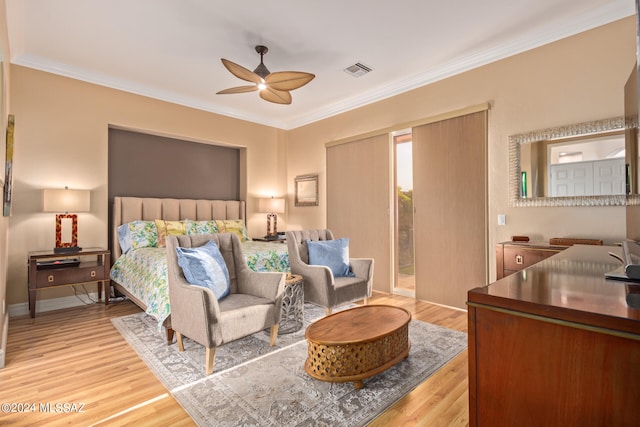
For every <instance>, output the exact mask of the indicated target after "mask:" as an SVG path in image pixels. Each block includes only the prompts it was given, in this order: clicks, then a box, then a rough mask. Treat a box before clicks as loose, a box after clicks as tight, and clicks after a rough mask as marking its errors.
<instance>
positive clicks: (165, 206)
mask: <svg viewBox="0 0 640 427" xmlns="http://www.w3.org/2000/svg"><path fill="white" fill-rule="evenodd" d="M156 220H162V221H165V222H166V223H167V224H169V223H173V222H176V221H180V222H181V223H184V224H185V232H186V233H188V234H195V233H203V232H204V233H208V232H213V231H212V230H211V229H210V228H209V225H210V224H211V223H212V222H213V223H217V224H219V225H220V227H218V226H217V225H216V227H217V228H218V229H217V232H236V233H240V234H243V237H244V239H242V238H241V240H244V241H243V242H242V246H243V248H242V250H243V254H244V256H245V259H246V261H247V264H248V265H249V267H250V268H251V269H253V270H255V271H280V272H289V257H288V253H287V245H284V244H282V243H271V242H254V241H251V239H249V238H248V236H247V235H246V229H245V228H244V225H243V226H242V229H237V228H233V227H232V225H237V224H239V223H241V224H244V220H245V202H244V201H237V200H194V199H161V198H140V197H114V200H113V211H112V227H113V231H112V239H111V240H112V242H111V253H112V267H111V285H112V286H114V288H115V289H116V290H117V291H118V292H120V293H121V294H124V295H126V296H127V297H128V298H129V299H130V300H131V301H133V302H134V303H135V304H136V305H138V306H139V307H141V308H142V309H143V310H144V311H145V312H146V313H147V314H149V315H150V316H152V317H154V318H155V319H156V321H157V322H158V328H159V329H161V328H162V327H165V328H166V331H167V340H168V342H169V343H171V342H172V340H173V330H172V329H171V317H170V314H171V307H170V305H169V289H168V283H167V262H166V249H165V248H164V247H158V246H159V245H160V243H159V242H160V240H161V238H160V236H158V233H157V228H156V225H155V221H156ZM123 224H126V226H125V227H120V226H121V225H123ZM225 226H228V227H229V229H226V228H225ZM122 229H125V230H127V233H133V238H131V236H128V243H127V244H125V243H122V241H123V234H122V232H121V233H119V230H120V231H122ZM130 230H133V232H131V231H130ZM154 233H156V234H155V237H154ZM160 234H162V232H161V233H160ZM141 236H142V237H141ZM154 238H155V239H157V240H155V241H154V240H153V239H154ZM121 245H124V246H125V249H126V251H123V249H122V247H121Z"/></svg>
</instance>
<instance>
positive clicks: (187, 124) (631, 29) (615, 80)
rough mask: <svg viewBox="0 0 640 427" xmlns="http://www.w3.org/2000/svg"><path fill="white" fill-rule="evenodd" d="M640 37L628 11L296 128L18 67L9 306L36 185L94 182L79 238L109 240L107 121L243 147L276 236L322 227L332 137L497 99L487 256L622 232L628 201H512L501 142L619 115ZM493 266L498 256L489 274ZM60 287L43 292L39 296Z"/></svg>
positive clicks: (43, 234)
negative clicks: (305, 179) (529, 244)
mask: <svg viewBox="0 0 640 427" xmlns="http://www.w3.org/2000/svg"><path fill="white" fill-rule="evenodd" d="M634 34H635V25H634V20H633V18H627V19H624V20H621V21H618V22H615V23H612V24H609V25H606V26H604V27H601V28H597V29H595V30H592V31H589V32H586V33H583V34H580V35H577V36H574V37H571V38H568V39H565V40H561V41H559V42H556V43H553V44H551V45H547V46H544V47H541V48H538V49H535V50H532V51H529V52H526V53H523V54H520V55H517V56H514V57H511V58H507V59H505V60H502V61H499V62H496V63H493V64H490V65H487V66H484V67H481V68H479V69H476V70H472V71H469V72H466V73H463V74H461V75H458V76H454V77H452V78H448V79H446V80H442V81H439V82H436V83H434V84H431V85H428V86H425V87H422V88H418V89H415V90H413V91H410V92H407V93H405V94H401V95H398V96H395V97H392V98H389V99H386V100H384V101H380V102H377V103H374V104H371V105H368V106H365V107H362V108H359V109H356V110H353V111H350V112H347V113H343V114H340V115H338V116H335V117H332V118H328V119H325V120H322V121H319V122H316V123H313V124H310V125H307V126H303V127H300V128H298V129H294V130H291V131H283V130H278V129H274V128H270V127H266V126H262V125H258V124H253V123H248V122H244V121H240V120H237V119H232V118H226V117H222V116H219V115H215V114H211V113H207V112H203V111H198V110H194V109H190V108H186V107H181V106H178V105H173V104H169V103H166V102H161V101H156V100H152V99H149V98H145V97H141V96H138V95H134V94H128V93H124V92H121V91H117V90H113V89H108V88H104V87H100V86H96V85H92V84H87V83H83V82H79V81H75V80H72V79H67V78H63V77H59V76H55V75H52V74H47V73H43V72H38V71H34V70H31V69H27V68H23V67H19V66H12V69H11V72H12V79H11V87H10V89H11V93H12V95H13V96H12V99H11V112H12V113H14V114H15V116H16V151H15V164H14V168H15V169H14V208H13V216H12V217H11V218H10V224H9V241H10V242H11V244H10V249H9V264H8V303H10V304H15V303H23V302H26V301H27V285H26V281H27V278H26V256H27V252H28V251H30V250H41V249H48V248H51V247H53V245H54V236H53V216H52V215H51V214H45V213H41V212H39V211H40V190H41V189H42V188H45V187H63V186H64V185H68V186H69V187H70V188H86V189H91V190H92V210H91V213H90V214H81V215H80V218H79V220H80V229H79V234H80V242H79V243H80V245H81V246H91V245H100V246H106V245H107V197H106V194H107V192H106V185H107V163H106V162H107V127H108V126H109V125H110V124H113V125H118V126H121V127H125V128H129V129H134V130H141V131H151V132H154V133H159V134H162V135H167V136H177V137H181V138H189V139H194V140H198V141H203V142H210V143H223V144H233V145H240V146H245V147H247V165H246V166H247V182H246V196H247V202H248V211H249V214H248V218H249V221H248V227H249V232H250V233H251V234H252V235H256V236H257V235H260V234H263V232H264V230H263V228H264V218H263V215H262V214H256V213H255V209H254V201H253V199H254V198H255V197H258V196H262V195H285V194H287V209H288V211H287V214H286V215H285V216H284V218H282V217H281V218H279V221H278V222H279V225H280V229H282V230H284V229H287V228H288V229H294V228H311V227H314V228H315V227H323V226H326V190H325V184H326V175H325V170H326V168H325V164H326V160H325V147H324V144H325V143H326V142H329V141H333V140H337V139H342V138H346V137H351V136H354V135H359V134H363V133H367V132H370V131H373V130H376V129H381V128H386V127H393V126H395V125H397V124H400V123H406V122H410V121H413V120H418V119H421V118H424V117H429V116H434V115H438V114H441V113H445V112H448V111H451V110H457V109H460V108H464V107H466V106H469V105H475V104H481V103H484V102H490V103H491V105H492V108H491V110H490V112H489V167H488V169H489V219H490V224H489V236H490V248H489V253H490V254H493V253H494V251H493V250H492V248H493V245H494V244H495V243H496V242H499V241H502V240H506V239H508V238H509V237H510V236H511V235H512V234H528V235H530V236H532V237H533V238H535V239H538V240H540V239H548V238H550V237H561V236H570V235H574V236H582V237H599V238H603V239H605V240H606V241H607V242H612V241H616V240H619V239H621V238H623V237H624V235H625V211H624V208H619V207H608V208H509V207H508V185H507V183H508V150H507V145H508V136H509V135H511V134H515V133H521V132H526V131H530V130H534V129H540V128H547V127H552V126H558V125H562V124H569V123H575V122H581V121H586V120H592V119H599V118H605V117H612V116H617V115H622V114H623V86H624V83H625V82H626V80H627V77H628V75H629V73H630V71H631V69H632V67H633V64H634V61H635V36H634ZM365 78H366V77H365ZM311 173H317V174H319V177H320V181H319V184H320V198H319V202H320V203H319V206H318V207H295V206H293V194H294V187H293V179H294V177H295V176H296V175H303V174H311ZM499 213H505V214H506V215H507V225H506V226H502V227H498V226H497V224H496V216H497V215H498V214H499ZM0 231H1V230H0ZM0 244H1V242H0ZM494 261H495V260H494V259H493V255H491V259H490V265H489V267H490V271H491V277H492V278H493V277H495V265H494V264H495V262H494ZM62 292H64V291H62ZM57 295H58V291H43V292H41V294H40V297H39V298H47V297H50V296H57ZM65 295H66V293H65Z"/></svg>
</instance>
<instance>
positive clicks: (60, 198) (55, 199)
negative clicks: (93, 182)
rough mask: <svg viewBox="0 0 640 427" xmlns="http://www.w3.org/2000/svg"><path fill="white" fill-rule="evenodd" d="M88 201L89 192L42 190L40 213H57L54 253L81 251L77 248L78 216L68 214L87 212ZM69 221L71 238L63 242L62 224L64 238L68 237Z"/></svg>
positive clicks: (89, 202) (89, 205) (65, 189)
mask: <svg viewBox="0 0 640 427" xmlns="http://www.w3.org/2000/svg"><path fill="white" fill-rule="evenodd" d="M90 199H91V192H90V191H89V190H69V188H68V187H65V188H64V189H44V190H42V211H43V212H57V213H58V214H57V215H56V247H55V248H54V249H53V251H54V252H55V253H60V254H62V253H72V252H78V251H80V250H82V248H80V247H78V215H76V214H75V213H69V212H89V210H90V208H91V200H90ZM59 212H64V213H59ZM69 221H71V224H70V225H71V236H70V238H67V239H65V240H64V241H63V222H65V223H66V224H65V230H66V232H65V233H64V234H65V237H69V236H68V235H69V232H68V231H69V224H68V222H69Z"/></svg>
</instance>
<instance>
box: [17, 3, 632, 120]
mask: <svg viewBox="0 0 640 427" xmlns="http://www.w3.org/2000/svg"><path fill="white" fill-rule="evenodd" d="M634 14H635V6H634V4H633V2H619V1H616V2H613V4H611V3H610V4H607V5H605V6H603V7H601V8H598V9H596V10H593V11H591V12H590V13H588V14H583V15H580V16H578V17H576V19H574V20H572V21H571V22H570V23H567V24H566V25H562V26H558V25H555V26H553V25H548V26H546V27H543V28H541V29H540V30H539V31H538V32H537V34H534V35H533V36H531V35H528V36H526V37H521V38H519V39H513V40H508V41H507V42H506V43H503V44H501V45H498V46H494V47H493V48H492V49H489V50H484V51H482V52H476V53H474V54H471V55H467V56H465V57H460V58H457V59H455V60H453V61H450V62H449V63H447V64H444V65H442V66H438V67H435V68H433V69H430V70H427V71H425V72H422V73H418V74H416V75H414V76H411V77H409V78H405V79H401V80H398V81H396V82H393V83H391V84H389V85H386V86H384V87H382V88H378V89H376V90H372V91H368V92H365V93H362V94H360V95H358V96H354V97H351V98H348V99H345V100H343V101H340V102H336V103H333V104H330V105H325V106H321V107H319V108H316V109H314V110H313V111H311V112H309V113H302V114H299V115H295V116H292V117H289V118H287V119H283V120H274V119H269V118H266V117H264V116H259V115H251V114H246V113H245V112H242V111H239V110H233V109H227V108H223V107H221V106H219V105H217V104H214V103H207V102H202V100H200V99H195V98H191V97H186V96H182V95H180V94H177V93H174V92H170V91H165V90H162V89H159V88H157V87H151V86H145V85H141V84H137V83H133V82H130V81H126V80H121V79H115V78H113V77H111V76H107V75H103V74H99V73H93V72H89V71H86V70H80V69H75V68H73V67H69V66H66V65H63V64H59V63H54V62H51V61H47V60H44V59H42V58H39V57H35V56H31V55H27V54H18V55H13V53H14V52H12V56H13V57H14V58H13V60H12V63H14V64H17V65H21V66H24V67H29V68H34V69H37V70H40V71H45V72H49V73H53V74H58V75H61V76H64V77H69V78H72V79H76V80H81V81H85V82H88V83H93V84H97V85H100V86H105V87H109V88H113V89H117V90H122V91H125V92H129V93H134V94H137V95H141V96H145V97H149V98H154V99H158V100H161V101H166V102H170V103H173V104H178V105H182V106H185V107H190V108H195V109H198V110H203V111H208V112H211V113H215V114H220V115H223V116H227V117H231V118H235V119H238V120H244V121H249V122H252V123H257V124H262V125H265V126H270V127H274V128H279V129H283V130H291V129H295V128H297V127H300V126H304V125H307V124H310V123H313V122H316V121H319V120H323V119H326V118H329V117H332V116H335V115H338V114H341V113H344V112H347V111H350V110H354V109H356V108H359V107H362V106H365V105H368V104H372V103H374V102H378V101H382V100H384V99H387V98H390V97H392V96H396V95H399V94H401V93H404V92H407V91H410V90H413V89H416V88H419V87H422V86H426V85H428V84H431V83H434V82H437V81H440V80H443V79H445V78H447V77H451V76H455V75H457V74H460V73H463V72H466V71H469V70H472V69H474V68H478V67H481V66H483V65H487V64H490V63H492V62H495V61H498V60H501V59H504V58H507V57H509V56H513V55H516V54H519V53H522V52H525V51H528V50H531V49H534V48H537V47H540V46H543V45H545V44H549V43H552V42H555V41H558V40H561V39H563V38H567V37H570V36H573V35H576V34H578V33H581V32H584V31H587V30H590V29H593V28H595V27H598V26H601V25H605V24H607V23H610V22H613V21H616V20H619V19H622V18H626V17H628V16H631V15H634Z"/></svg>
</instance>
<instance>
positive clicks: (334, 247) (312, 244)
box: [307, 237, 355, 277]
mask: <svg viewBox="0 0 640 427" xmlns="http://www.w3.org/2000/svg"><path fill="white" fill-rule="evenodd" d="M307 248H308V250H309V264H310V265H326V266H327V267H329V268H330V269H331V272H332V273H333V276H334V277H344V276H348V277H354V276H355V274H353V272H352V271H351V270H350V269H349V238H347V237H343V238H342V239H336V240H318V241H312V240H307Z"/></svg>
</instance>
